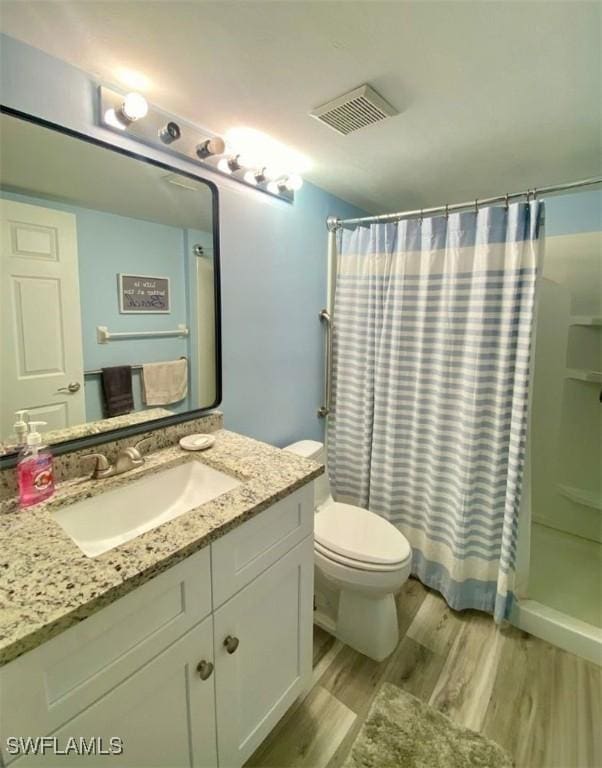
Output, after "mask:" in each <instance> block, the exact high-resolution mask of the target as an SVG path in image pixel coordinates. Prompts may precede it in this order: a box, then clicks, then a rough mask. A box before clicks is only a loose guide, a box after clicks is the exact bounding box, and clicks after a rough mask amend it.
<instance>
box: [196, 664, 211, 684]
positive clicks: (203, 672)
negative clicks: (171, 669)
mask: <svg viewBox="0 0 602 768" xmlns="http://www.w3.org/2000/svg"><path fill="white" fill-rule="evenodd" d="M196 671H197V672H198V673H199V677H200V678H201V680H207V679H208V678H210V677H211V674H212V672H213V664H212V663H211V662H210V661H205V659H203V661H199V663H198V664H197V666H196Z"/></svg>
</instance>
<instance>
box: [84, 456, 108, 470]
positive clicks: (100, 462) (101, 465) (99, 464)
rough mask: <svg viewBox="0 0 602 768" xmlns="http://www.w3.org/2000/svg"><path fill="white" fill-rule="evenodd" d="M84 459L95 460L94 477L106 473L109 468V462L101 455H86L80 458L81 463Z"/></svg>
mask: <svg viewBox="0 0 602 768" xmlns="http://www.w3.org/2000/svg"><path fill="white" fill-rule="evenodd" d="M84 459H95V461H96V464H95V466H94V473H93V474H94V475H97V474H98V473H99V472H106V471H107V470H109V469H110V468H111V464H110V462H109V460H108V459H107V457H106V456H105V455H104V454H102V453H88V454H86V456H82V458H81V460H82V461H83V460H84Z"/></svg>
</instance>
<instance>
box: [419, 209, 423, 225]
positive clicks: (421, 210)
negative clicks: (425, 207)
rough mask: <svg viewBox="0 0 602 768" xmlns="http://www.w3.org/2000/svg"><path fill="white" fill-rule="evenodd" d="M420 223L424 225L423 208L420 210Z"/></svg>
mask: <svg viewBox="0 0 602 768" xmlns="http://www.w3.org/2000/svg"><path fill="white" fill-rule="evenodd" d="M419 220H420V223H421V224H422V208H421V209H420V219H419Z"/></svg>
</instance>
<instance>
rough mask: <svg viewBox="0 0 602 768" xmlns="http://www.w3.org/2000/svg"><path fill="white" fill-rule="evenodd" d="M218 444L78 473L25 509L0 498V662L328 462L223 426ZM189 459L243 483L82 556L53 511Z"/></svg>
mask: <svg viewBox="0 0 602 768" xmlns="http://www.w3.org/2000/svg"><path fill="white" fill-rule="evenodd" d="M214 434H215V437H216V441H215V445H214V446H213V447H212V448H210V449H209V450H207V451H203V452H197V453H188V452H185V451H183V450H182V449H181V448H180V447H179V446H172V447H168V448H163V449H161V450H157V451H155V452H154V453H151V454H150V455H148V456H147V458H146V461H145V464H144V465H143V466H142V467H139V468H137V469H134V470H132V471H130V472H128V473H126V474H123V475H119V476H116V477H112V478H108V479H105V480H91V479H89V477H87V478H72V479H69V480H66V481H65V482H63V483H61V484H60V485H59V486H58V487H57V491H56V493H55V495H54V496H53V497H52V498H51V499H49V500H48V501H47V502H45V503H43V504H40V505H37V506H35V507H32V508H30V509H27V510H23V511H21V510H19V509H18V506H17V503H16V500H15V499H11V498H5V500H4V501H2V502H1V503H0V665H3V664H6V663H8V662H9V661H11V660H12V659H15V658H17V656H20V655H21V654H23V653H25V652H26V651H29V650H31V649H32V648H35V647H36V646H38V645H40V644H41V643H43V642H45V641H46V640H49V639H50V638H51V637H54V636H55V635H57V634H59V633H60V632H62V631H64V630H65V629H67V628H68V627H70V626H72V625H73V624H76V623H77V622H79V621H81V620H82V619H85V618H86V617H87V616H90V615H91V614H93V613H95V612H96V611H98V610H99V609H100V608H102V607H104V606H106V605H108V604H109V603H111V602H113V601H114V600H117V599H118V598H119V597H122V596H123V595H125V594H127V593H128V592H130V591H131V590H132V589H135V588H136V587H138V586H140V585H141V584H143V583H144V582H146V581H148V580H149V579H151V578H153V577H154V576H157V575H158V574H159V573H161V572H162V571H164V570H166V569H167V568H170V567H172V566H173V565H175V564H176V563H178V562H179V561H181V560H183V559H184V558H186V557H188V556H189V555H191V554H192V553H193V552H195V551H197V550H199V549H201V548H202V547H205V546H206V545H207V544H209V543H210V542H211V541H213V540H214V539H216V538H218V537H219V536H222V535H223V534H225V533H227V532H228V531H230V530H232V529H233V528H235V527H236V526H238V525H240V524H241V523H243V522H244V521H245V520H248V519H249V518H251V517H253V516H254V515H256V514H258V513H259V512H261V511H262V510H264V509H266V508H267V507H269V506H270V505H272V504H273V503H275V502H276V501H278V500H279V499H282V498H284V497H285V496H288V495H289V494H290V493H292V492H293V491H294V490H296V489H297V488H299V487H301V486H302V485H305V484H306V483H308V482H310V481H311V480H313V479H314V478H316V477H318V476H319V475H320V474H321V473H322V472H323V467H322V466H321V465H319V464H316V463H315V462H313V461H308V460H306V459H302V458H300V457H298V456H295V455H293V454H290V453H286V452H285V451H281V450H279V449H278V448H273V447H272V446H269V445H266V444H265V443H260V442H257V441H256V440H251V439H250V438H247V437H243V436H241V435H237V434H234V433H232V432H228V431H225V430H218V431H215V432H214ZM183 461H200V462H203V463H205V464H207V465H209V466H211V467H213V468H214V469H218V470H221V471H222V472H226V473H227V474H229V475H232V476H234V477H236V478H238V479H239V480H241V481H242V485H240V486H238V487H237V488H235V489H234V490H232V491H229V492H228V493H225V494H223V495H222V496H219V497H218V498H216V499H214V500H213V501H210V502H208V503H206V504H203V505H202V506H200V507H198V508H197V509H195V510H192V511H191V512H187V513H185V514H184V515H181V516H180V517H178V518H176V519H174V520H171V521H169V522H167V523H164V524H163V525H161V526H160V527H159V528H155V529H154V530H152V531H148V532H147V533H144V534H142V535H141V536H139V537H137V538H136V539H133V540H132V541H130V542H128V543H126V544H123V545H121V546H119V547H116V548H115V549H112V550H110V551H108V552H105V553H104V554H102V555H99V556H98V557H95V558H89V557H87V556H86V555H84V554H83V553H82V552H81V550H80V549H79V548H78V546H77V545H76V544H75V543H74V542H73V541H72V540H71V539H70V538H69V536H68V535H67V534H66V533H65V532H64V531H63V529H62V528H61V527H60V525H59V524H58V523H57V522H56V521H55V520H54V519H53V517H52V511H53V510H55V509H57V508H58V507H60V506H61V505H65V504H70V503H73V502H75V501H78V500H80V499H82V498H87V497H90V496H94V495H97V494H101V493H103V492H106V491H109V490H111V489H113V488H117V487H119V486H121V485H124V484H126V483H128V482H132V481H134V480H136V479H138V478H141V477H143V476H144V475H146V474H148V473H152V472H158V471H161V470H163V469H166V468H168V467H170V466H173V465H174V464H176V463H179V462H183Z"/></svg>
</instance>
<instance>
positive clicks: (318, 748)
mask: <svg viewBox="0 0 602 768" xmlns="http://www.w3.org/2000/svg"><path fill="white" fill-rule="evenodd" d="M355 720H356V715H355V714H354V713H353V712H352V711H351V710H350V709H348V708H347V707H346V706H345V705H344V704H342V703H341V702H340V701H339V700H338V699H337V698H336V697H335V696H333V695H332V694H331V693H329V692H328V691H327V690H326V689H325V688H323V687H322V686H321V685H317V686H315V687H314V688H313V689H312V691H311V692H310V693H309V695H308V696H307V698H306V699H305V700H304V701H303V703H302V704H301V706H299V707H298V708H296V709H295V711H294V712H293V713H289V714H288V715H286V716H285V717H284V718H283V719H282V720H281V721H280V722H279V723H278V725H277V726H276V728H275V729H274V730H273V731H272V733H271V734H270V735H269V736H268V737H267V739H266V740H265V741H264V742H263V744H262V745H261V746H260V747H259V749H257V750H256V751H255V753H254V754H253V756H252V757H251V758H250V759H249V760H248V761H247V763H246V766H247V768H255V767H257V768H258V767H259V766H261V767H262V768H283V766H290V768H326V766H327V765H328V763H329V761H330V759H331V758H332V756H333V755H334V753H335V752H336V750H337V748H338V746H339V744H340V743H341V741H342V740H343V739H344V738H345V736H346V735H347V733H348V731H349V729H350V728H351V726H352V725H353V723H354V721H355Z"/></svg>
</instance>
